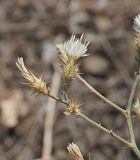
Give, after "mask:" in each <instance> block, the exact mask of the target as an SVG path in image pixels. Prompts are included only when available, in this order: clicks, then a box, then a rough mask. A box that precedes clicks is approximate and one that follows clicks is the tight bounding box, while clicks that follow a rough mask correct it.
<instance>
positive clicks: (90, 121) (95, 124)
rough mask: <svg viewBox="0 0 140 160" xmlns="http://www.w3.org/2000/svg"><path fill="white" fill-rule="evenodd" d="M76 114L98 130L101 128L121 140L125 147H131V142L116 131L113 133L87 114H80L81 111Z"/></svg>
mask: <svg viewBox="0 0 140 160" xmlns="http://www.w3.org/2000/svg"><path fill="white" fill-rule="evenodd" d="M77 115H78V116H79V117H81V118H82V119H84V120H86V121H87V122H89V123H90V124H91V125H93V126H94V127H96V128H98V129H99V130H101V131H102V132H104V133H107V134H109V135H111V136H112V137H114V138H116V139H117V140H119V141H121V142H122V143H123V144H125V145H126V146H127V147H129V148H132V147H133V145H132V143H130V142H128V141H127V140H125V139H123V138H122V137H120V136H119V135H117V134H116V133H114V132H113V131H112V130H108V129H107V128H105V127H103V126H101V124H99V123H97V122H95V121H93V120H91V119H90V118H88V117H87V116H85V115H84V114H82V113H81V112H79V113H78V114H77Z"/></svg>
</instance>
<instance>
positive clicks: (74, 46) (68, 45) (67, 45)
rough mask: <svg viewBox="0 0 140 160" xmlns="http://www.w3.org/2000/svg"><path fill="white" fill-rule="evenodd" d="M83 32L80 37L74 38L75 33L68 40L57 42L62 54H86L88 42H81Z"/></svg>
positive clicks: (70, 55)
mask: <svg viewBox="0 0 140 160" xmlns="http://www.w3.org/2000/svg"><path fill="white" fill-rule="evenodd" d="M82 38H83V34H82V36H81V37H80V39H78V38H76V37H75V35H72V36H71V38H70V40H68V41H67V42H64V43H62V44H58V45H57V48H58V49H59V51H60V52H61V53H62V54H63V55H67V56H68V57H77V58H80V57H83V56H87V54H86V52H87V46H88V45H89V42H87V41H84V42H82Z"/></svg>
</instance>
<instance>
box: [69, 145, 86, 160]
mask: <svg viewBox="0 0 140 160" xmlns="http://www.w3.org/2000/svg"><path fill="white" fill-rule="evenodd" d="M67 149H68V151H69V154H70V155H71V156H72V157H73V158H74V159H75V160H84V158H83V156H82V154H81V152H80V149H79V147H78V146H77V145H76V144H74V143H71V144H69V145H68V146H67Z"/></svg>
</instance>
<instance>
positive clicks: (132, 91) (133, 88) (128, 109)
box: [127, 75, 139, 112]
mask: <svg viewBox="0 0 140 160" xmlns="http://www.w3.org/2000/svg"><path fill="white" fill-rule="evenodd" d="M138 80H139V75H136V77H135V80H134V82H133V85H132V89H131V93H130V96H129V100H128V105H127V111H128V112H130V109H131V106H132V101H133V97H134V94H135V90H136V87H137V84H138Z"/></svg>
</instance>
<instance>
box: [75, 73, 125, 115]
mask: <svg viewBox="0 0 140 160" xmlns="http://www.w3.org/2000/svg"><path fill="white" fill-rule="evenodd" d="M77 78H78V79H79V80H80V81H81V82H82V83H83V84H84V85H85V86H86V87H87V88H88V89H89V90H90V91H91V92H92V93H94V94H95V95H96V96H97V97H99V98H100V99H101V100H103V102H105V103H107V104H108V105H109V106H110V107H112V108H115V109H116V110H118V111H119V112H121V113H122V114H123V115H125V114H126V111H125V110H124V109H122V108H121V107H119V106H118V105H116V104H115V103H113V102H111V101H110V100H108V99H107V98H105V97H104V96H103V95H101V94H100V93H99V92H98V91H97V90H96V89H95V88H94V87H92V86H91V85H90V84H89V83H88V82H87V81H86V80H85V79H83V78H82V77H81V76H80V75H79V74H77Z"/></svg>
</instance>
